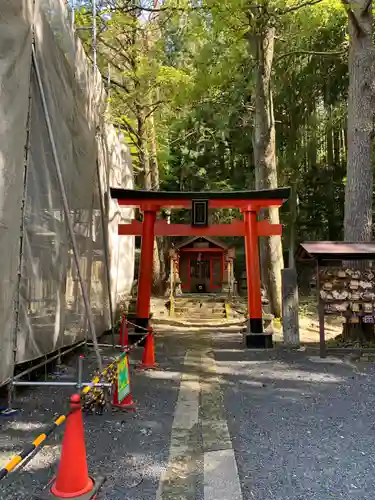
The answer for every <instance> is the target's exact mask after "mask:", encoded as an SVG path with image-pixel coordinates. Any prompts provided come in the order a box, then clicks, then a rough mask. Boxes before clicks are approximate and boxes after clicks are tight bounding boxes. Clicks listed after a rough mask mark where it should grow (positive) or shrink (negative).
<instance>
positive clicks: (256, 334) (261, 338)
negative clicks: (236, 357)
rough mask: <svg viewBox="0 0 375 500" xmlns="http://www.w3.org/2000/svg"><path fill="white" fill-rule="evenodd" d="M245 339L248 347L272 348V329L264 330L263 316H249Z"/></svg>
mask: <svg viewBox="0 0 375 500" xmlns="http://www.w3.org/2000/svg"><path fill="white" fill-rule="evenodd" d="M243 341H244V345H245V347H246V348H247V349H272V347H273V338H272V331H271V332H270V331H268V332H267V331H266V332H263V320H262V318H249V319H248V320H247V325H246V329H245V331H244V338H243Z"/></svg>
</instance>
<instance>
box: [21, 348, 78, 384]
mask: <svg viewBox="0 0 375 500" xmlns="http://www.w3.org/2000/svg"><path fill="white" fill-rule="evenodd" d="M84 343H85V342H84V341H82V342H79V343H78V344H75V345H74V346H72V347H70V348H69V349H66V350H65V351H64V352H61V351H59V352H58V353H57V354H55V355H54V356H52V357H50V358H48V359H46V360H44V361H42V362H41V363H39V364H37V365H35V366H32V367H31V368H28V369H27V370H24V371H22V372H21V373H18V374H17V375H15V376H14V377H13V380H18V379H20V378H22V377H24V376H25V375H28V374H29V373H32V372H33V371H35V370H37V369H38V368H40V367H41V366H45V365H48V363H51V362H52V361H54V360H55V359H57V358H58V357H60V356H64V355H65V354H68V353H69V352H71V351H74V350H75V349H78V347H81V346H82V345H83V344H84Z"/></svg>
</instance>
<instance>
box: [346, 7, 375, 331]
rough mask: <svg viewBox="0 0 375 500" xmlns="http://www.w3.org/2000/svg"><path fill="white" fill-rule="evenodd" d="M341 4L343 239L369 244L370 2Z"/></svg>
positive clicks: (349, 328)
mask: <svg viewBox="0 0 375 500" xmlns="http://www.w3.org/2000/svg"><path fill="white" fill-rule="evenodd" d="M344 4H345V5H347V12H348V19H349V37H350V41H349V60H348V65H349V94H348V122H347V147H348V153H347V173H346V186H345V217H344V239H345V241H371V239H372V193H373V165H372V146H373V134H374V123H373V121H374V90H375V85H374V84H375V82H374V76H375V74H374V50H373V41H372V21H373V16H372V1H371V0H351V2H350V4H349V2H348V1H345V2H344ZM358 264H360V263H358ZM361 326H362V328H361ZM368 326H369V325H364V324H363V325H358V326H357V325H350V324H348V325H347V327H346V328H344V336H345V337H346V338H348V337H349V338H351V339H356V338H361V337H362V338H363V336H364V337H367V338H368V337H371V336H373V333H374V329H373V327H372V326H371V327H370V328H369V327H368Z"/></svg>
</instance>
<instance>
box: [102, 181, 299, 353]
mask: <svg viewBox="0 0 375 500" xmlns="http://www.w3.org/2000/svg"><path fill="white" fill-rule="evenodd" d="M289 196H290V188H288V187H287V188H278V189H268V190H259V191H223V192H204V193H202V192H199V193H195V192H168V191H141V190H130V189H118V188H111V197H112V198H114V199H116V200H117V201H118V203H119V205H120V206H127V207H138V208H139V209H140V210H141V211H142V212H143V222H139V221H136V220H133V221H132V222H131V223H130V224H119V226H118V234H120V235H136V236H142V246H141V258H140V268H139V280H138V298H137V319H136V324H137V325H138V326H140V327H143V328H145V327H147V326H148V322H149V317H150V299H151V281H152V265H153V250H154V238H155V236H244V238H245V250H246V276H247V292H248V324H247V336H246V345H247V346H248V347H269V346H270V345H272V337H271V340H270V339H269V335H267V334H265V333H264V332H263V321H262V299H261V287H260V265H259V244H258V237H259V236H280V235H281V233H282V226H281V224H270V223H269V222H268V221H258V220H257V213H258V212H259V210H261V209H262V208H267V207H278V208H279V207H281V205H282V204H283V203H284V202H285V201H286V200H287V199H288V198H289ZM198 201H201V202H205V203H206V207H207V208H208V209H209V210H210V209H220V208H237V209H239V210H240V211H241V212H242V213H243V216H244V218H243V220H236V221H233V222H232V223H231V224H212V225H210V224H208V223H207V222H206V223H204V224H202V226H201V227H197V226H196V225H194V226H189V225H187V224H168V223H167V222H166V221H163V220H156V214H157V213H158V212H159V211H160V209H161V208H178V209H180V208H186V209H192V207H193V204H194V203H196V202H198Z"/></svg>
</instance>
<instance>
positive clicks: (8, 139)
mask: <svg viewBox="0 0 375 500" xmlns="http://www.w3.org/2000/svg"><path fill="white" fill-rule="evenodd" d="M32 5H33V1H32V0H7V1H4V0H3V1H2V4H1V8H0V251H1V252H0V254H1V258H0V324H1V330H0V384H1V383H3V382H4V381H6V380H7V378H8V377H9V376H10V375H11V370H12V346H13V339H14V332H15V330H16V326H17V323H18V332H17V363H22V362H24V361H29V360H32V359H35V358H38V357H40V356H42V355H44V354H48V353H50V352H52V351H55V350H56V349H57V348H59V347H63V346H67V345H70V344H73V343H75V342H77V341H78V340H80V339H83V338H84V337H85V331H86V328H87V324H86V323H87V321H86V315H85V310H84V306H83V301H82V297H81V292H80V287H79V282H78V277H77V272H76V268H75V265H74V259H73V252H72V245H71V240H70V238H69V233H68V230H67V224H66V220H65V214H64V210H63V204H62V197H61V191H60V188H59V184H58V181H57V175H56V166H55V163H54V161H53V155H52V147H51V141H50V137H49V134H48V130H47V126H46V116H45V112H44V109H43V106H42V101H41V96H40V90H39V87H38V82H37V78H36V73H35V68H33V64H32V58H31V43H32V36H31V35H32V31H33V26H34V36H35V51H36V59H37V64H38V67H39V70H40V75H41V79H42V85H43V89H44V93H45V97H46V103H47V108H48V114H49V118H50V121H51V126H52V131H53V136H54V138H55V142H56V151H57V155H58V157H59V161H60V164H61V171H62V176H63V179H64V185H65V190H66V193H67V197H68V204H69V209H70V217H71V221H72V223H73V227H74V233H75V239H76V243H77V247H78V252H79V259H80V264H81V269H82V271H83V276H84V278H85V280H86V284H87V287H88V291H89V296H90V304H91V309H92V311H93V314H94V319H95V327H96V329H97V332H98V333H101V332H102V331H103V330H104V329H106V328H108V326H109V324H110V319H109V298H108V286H107V281H106V277H107V273H106V269H105V252H104V243H103V242H104V238H103V230H102V228H103V226H102V218H101V217H102V215H101V210H100V208H101V203H100V193H101V194H102V198H103V204H102V206H104V207H105V213H104V222H105V226H104V227H105V228H106V231H107V240H108V242H109V256H110V263H109V273H110V277H111V294H112V304H113V307H114V309H116V304H117V303H118V301H119V298H120V299H123V298H124V295H127V294H128V293H129V292H130V289H131V285H132V281H133V273H134V238H133V237H121V238H119V237H118V235H117V223H118V222H119V221H120V220H122V221H125V222H126V221H129V219H130V218H131V215H132V214H131V210H129V209H122V208H119V207H118V206H117V204H115V203H114V202H113V200H110V199H109V194H108V193H109V186H110V185H111V186H114V187H116V186H117V187H127V188H132V187H133V175H132V170H131V161H130V156H129V154H128V150H127V148H126V146H125V145H124V144H123V143H122V142H121V141H120V140H119V138H118V136H117V134H116V131H115V130H114V128H113V127H112V126H110V125H106V124H105V123H104V118H103V117H104V113H105V107H106V106H105V104H106V96H105V92H104V89H103V87H102V84H101V78H100V75H98V74H96V75H94V72H93V70H92V68H91V67H90V64H89V62H88V60H87V58H86V56H85V54H84V51H83V49H82V46H81V44H80V43H79V41H77V40H76V39H75V37H74V36H73V34H72V31H71V28H70V26H69V21H68V13H67V11H66V10H65V6H64V5H63V3H62V0H40V1H39V2H38V0H37V1H36V2H35V11H34V12H31V8H32ZM29 96H30V106H29ZM29 110H30V115H29V113H28V111H29ZM28 115H29V119H28ZM28 132H29V133H28ZM25 152H26V154H25ZM26 156H27V161H25V158H26ZM97 162H98V171H99V178H100V183H101V184H100V189H99V185H98V171H97ZM25 164H26V165H27V170H26V176H25V179H24V171H25V169H24V165H25ZM24 181H26V182H24ZM23 199H24V201H25V208H24V217H23V218H22V201H23ZM22 225H23V231H22V236H23V254H22V266H21V278H20V286H18V277H17V272H18V267H19V262H20V236H21V230H20V227H22ZM18 301H19V317H18V321H17V314H16V306H17V303H18Z"/></svg>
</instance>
